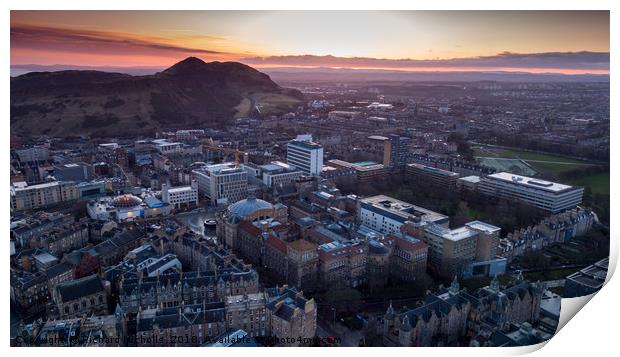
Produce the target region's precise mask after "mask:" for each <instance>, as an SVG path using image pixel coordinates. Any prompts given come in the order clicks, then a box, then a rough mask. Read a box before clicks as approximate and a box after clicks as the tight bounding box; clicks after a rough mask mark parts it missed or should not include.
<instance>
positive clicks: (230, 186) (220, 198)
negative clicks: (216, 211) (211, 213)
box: [192, 162, 248, 205]
mask: <svg viewBox="0 0 620 357" xmlns="http://www.w3.org/2000/svg"><path fill="white" fill-rule="evenodd" d="M192 175H193V176H194V177H195V179H196V181H198V192H199V193H200V194H201V195H203V196H204V197H205V198H206V199H208V200H209V203H210V204H212V205H218V204H227V203H235V202H237V201H240V200H242V199H244V198H246V197H247V195H248V173H247V172H246V171H245V170H243V169H241V168H239V167H237V166H236V165H235V163H232V162H227V163H223V164H217V165H208V166H204V167H202V168H200V169H197V170H194V171H192Z"/></svg>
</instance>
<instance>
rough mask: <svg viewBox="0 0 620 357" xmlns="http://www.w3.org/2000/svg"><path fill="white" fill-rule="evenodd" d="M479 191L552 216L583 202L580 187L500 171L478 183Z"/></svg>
mask: <svg viewBox="0 0 620 357" xmlns="http://www.w3.org/2000/svg"><path fill="white" fill-rule="evenodd" d="M478 190H479V191H480V192H481V193H483V194H486V195H489V196H494V197H499V198H504V199H508V200H518V201H522V202H525V203H527V204H530V205H532V206H535V207H538V208H540V209H543V210H545V211H549V212H551V213H559V212H562V211H564V210H567V209H570V208H574V207H576V206H577V205H579V204H580V203H581V201H582V199H583V187H574V186H569V185H564V184H560V183H555V182H550V181H544V180H540V179H535V178H531V177H526V176H521V175H515V174H512V173H509V172H499V173H495V174H492V175H487V176H485V177H483V178H482V179H481V180H480V184H479V186H478Z"/></svg>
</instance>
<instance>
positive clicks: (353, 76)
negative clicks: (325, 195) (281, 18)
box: [264, 67, 609, 83]
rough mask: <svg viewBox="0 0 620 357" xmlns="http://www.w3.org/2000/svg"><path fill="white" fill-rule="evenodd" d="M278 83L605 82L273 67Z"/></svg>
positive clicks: (583, 77)
mask: <svg viewBox="0 0 620 357" xmlns="http://www.w3.org/2000/svg"><path fill="white" fill-rule="evenodd" d="M264 72H265V73H267V74H269V76H270V77H271V78H273V80H275V81H277V82H279V83H285V82H298V83H312V82H315V83H318V82H334V81H340V82H350V83H355V82H482V81H495V82H530V83H532V82H569V83H574V82H603V83H605V82H607V83H609V75H606V74H572V75H566V74H561V73H552V72H550V73H530V72H508V71H480V72H479V71H471V72H467V71H460V72H459V71H419V72H416V71H405V70H384V69H350V68H324V67H318V68H296V67H273V68H269V69H265V71H264Z"/></svg>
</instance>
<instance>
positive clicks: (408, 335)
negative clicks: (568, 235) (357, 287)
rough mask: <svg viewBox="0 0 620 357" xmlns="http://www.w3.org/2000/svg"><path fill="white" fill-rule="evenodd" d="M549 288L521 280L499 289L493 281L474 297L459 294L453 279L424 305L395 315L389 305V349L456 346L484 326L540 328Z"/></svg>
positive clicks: (385, 337)
mask: <svg viewBox="0 0 620 357" xmlns="http://www.w3.org/2000/svg"><path fill="white" fill-rule="evenodd" d="M544 290H545V287H544V285H543V284H541V283H530V282H527V281H523V280H521V281H518V282H517V283H516V284H515V285H512V286H508V287H501V286H500V284H499V281H498V280H497V278H494V279H493V281H492V282H491V284H490V285H489V286H487V287H484V288H481V289H478V290H476V291H474V292H471V293H470V292H467V290H466V289H461V288H460V286H459V284H458V281H457V280H456V279H455V280H454V281H453V282H452V285H450V287H449V288H447V289H441V290H440V291H439V292H437V293H436V294H428V295H427V296H426V297H425V298H424V302H423V303H422V305H421V306H418V307H416V308H414V309H412V310H406V311H404V312H400V313H397V312H396V311H395V310H394V308H393V307H392V305H391V304H390V306H389V308H388V309H387V312H386V314H385V316H384V318H383V331H382V332H381V333H382V334H383V343H384V344H385V345H386V346H402V347H419V346H425V347H430V346H454V345H456V343H457V342H458V340H459V339H461V338H464V337H466V336H473V335H475V334H476V333H477V332H478V331H479V330H480V329H481V328H482V327H483V326H490V327H491V328H492V329H493V330H496V331H505V330H508V329H509V328H510V326H512V324H516V323H523V322H530V323H536V322H537V321H538V320H539V315H540V302H541V298H542V295H543V292H544Z"/></svg>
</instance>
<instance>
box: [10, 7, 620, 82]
mask: <svg viewBox="0 0 620 357" xmlns="http://www.w3.org/2000/svg"><path fill="white" fill-rule="evenodd" d="M310 29H311V30H310ZM403 44H405V45H403ZM407 44H408V45H407ZM187 56H196V57H199V58H201V59H203V60H205V61H239V62H242V63H245V64H248V65H251V66H254V67H257V68H270V67H298V68H315V67H330V68H352V69H383V70H385V69H389V70H402V71H425V72H427V71H507V72H529V73H547V72H551V73H562V74H584V73H591V74H609V12H608V11H580V12H575V11H398V12H395V11H347V12H344V11H306V12H301V11H191V12H189V11H12V12H11V65H12V66H25V65H44V66H51V65H69V66H76V67H80V66H86V67H95V68H98V67H102V68H105V67H154V68H165V67H168V66H170V65H172V64H174V63H175V62H177V61H178V60H179V59H181V58H184V57H187Z"/></svg>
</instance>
